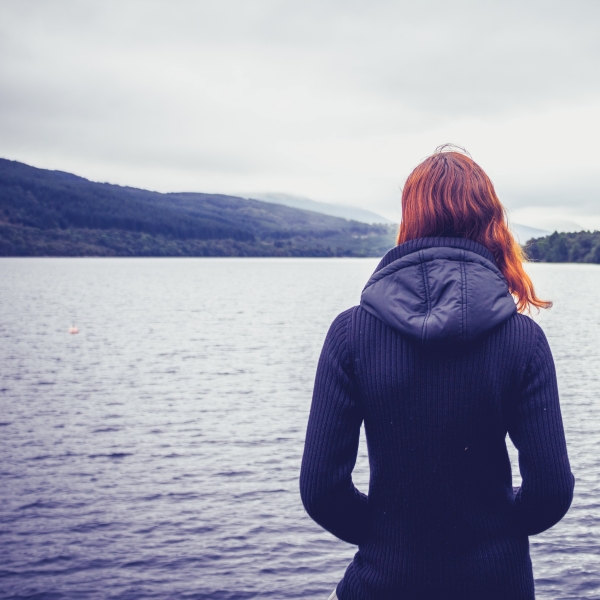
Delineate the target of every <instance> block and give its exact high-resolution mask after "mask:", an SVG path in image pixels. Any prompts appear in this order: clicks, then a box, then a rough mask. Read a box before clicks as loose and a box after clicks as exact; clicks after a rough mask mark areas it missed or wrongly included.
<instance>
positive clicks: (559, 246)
mask: <svg viewBox="0 0 600 600" xmlns="http://www.w3.org/2000/svg"><path fill="white" fill-rule="evenodd" d="M525 252H526V253H527V256H528V257H529V258H530V259H531V260H533V261H537V262H584V263H597V264H600V231H594V232H590V231H578V232H576V233H557V232H556V231H555V232H554V233H553V234H552V235H547V236H545V237H541V238H536V239H533V240H529V241H528V242H527V244H525Z"/></svg>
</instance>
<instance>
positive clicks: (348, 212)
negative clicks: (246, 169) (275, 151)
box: [244, 192, 393, 225]
mask: <svg viewBox="0 0 600 600" xmlns="http://www.w3.org/2000/svg"><path fill="white" fill-rule="evenodd" d="M244 198H249V199H252V200H262V201H263V202H270V203H272V204H283V205H284V206H291V207H292V208H300V209H302V210H311V211H313V212H318V213H321V214H324V215H330V216H332V217H340V218H342V219H348V220H350V221H359V222H361V223H369V224H370V225H374V224H378V223H385V224H388V225H391V224H393V222H392V221H390V220H389V219H386V218H385V217H382V216H381V215H378V214H377V213H374V212H372V211H370V210H365V209H364V208H357V207H355V206H346V205H343V204H329V203H327V202H317V201H316V200H311V199H310V198H304V197H302V196H293V195H292V194H281V193H275V192H269V193H261V194H244Z"/></svg>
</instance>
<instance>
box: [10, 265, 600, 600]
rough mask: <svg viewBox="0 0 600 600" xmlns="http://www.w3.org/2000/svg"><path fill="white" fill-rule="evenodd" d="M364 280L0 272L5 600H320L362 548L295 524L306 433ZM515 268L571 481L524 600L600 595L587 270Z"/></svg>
mask: <svg viewBox="0 0 600 600" xmlns="http://www.w3.org/2000/svg"><path fill="white" fill-rule="evenodd" d="M376 264H377V260H375V259H56V258H47V259H44V258H35V259H34V258H21V259H12V258H4V259H0V278H1V281H2V284H1V288H0V461H1V462H0V597H1V598H3V599H8V598H13V599H17V598H19V599H23V598H32V599H40V600H41V599H52V600H54V599H73V600H74V599H78V600H81V599H84V598H94V599H95V598H111V599H128V600H129V599H141V598H161V599H164V598H178V599H180V598H181V599H214V600H242V599H247V598H273V599H276V600H283V599H288V598H302V599H303V600H313V599H314V600H321V599H322V600H325V599H326V598H327V597H328V594H329V593H330V592H331V590H332V589H333V588H334V587H335V585H336V584H337V582H338V581H339V579H340V578H341V576H342V574H343V572H344V570H345V567H346V566H347V564H348V563H349V562H350V560H351V557H352V555H353V553H354V551H355V548H354V547H353V546H350V545H348V544H345V543H343V542H341V541H338V540H336V539H335V538H333V537H332V536H331V535H330V534H328V533H326V532H324V531H322V530H321V529H320V528H319V527H318V526H317V525H315V524H314V523H313V522H312V521H311V520H310V519H309V518H308V516H307V515H306V514H305V513H304V510H303V508H302V504H301V501H300V498H299V493H298V472H299V466H300V459H301V455H302V447H303V441H304V430H305V426H306V420H307V416H308V410H309V406H310V397H311V390H312V383H313V378H314V372H315V367H316V364H317V359H318V356H319V352H320V348H321V344H322V342H323V339H324V336H325V334H326V332H327V329H328V327H329V324H330V322H331V321H332V319H333V318H334V317H335V316H336V315H337V314H338V313H339V312H341V311H342V310H344V309H346V308H348V307H350V306H352V305H354V304H356V303H357V302H358V299H359V296H360V292H361V290H362V287H363V285H364V283H365V282H366V281H367V279H368V276H369V275H370V273H371V272H372V271H373V269H374V268H375V266H376ZM528 270H529V272H530V273H531V275H532V277H533V279H534V282H535V283H536V285H537V287H538V292H539V293H540V295H541V296H542V297H544V298H550V299H552V300H554V302H555V306H554V308H553V309H551V310H550V311H546V312H544V313H542V314H540V315H539V316H536V317H535V318H536V320H538V321H539V322H540V324H541V325H542V327H543V328H544V330H545V331H546V334H547V336H548V339H549V342H550V345H551V347H552V350H553V352H554V356H555V360H556V365H557V371H558V377H559V388H560V392H561V401H562V408H563V416H564V421H565V428H566V434H567V442H568V445H569V451H570V457H571V463H572V468H573V472H574V473H575V477H576V489H575V500H574V502H573V506H572V508H571V510H570V512H569V513H568V515H567V516H566V517H565V518H564V520H563V521H562V522H561V523H560V524H558V525H557V526H556V527H555V528H553V529H551V530H550V531H548V532H545V533H544V534H542V535H539V536H536V537H533V538H531V551H532V558H533V563H534V572H535V576H536V588H537V597H538V598H539V599H544V600H546V599H547V600H558V599H580V598H600V567H599V565H600V391H599V390H600V302H599V301H598V298H599V297H600V266H598V265H579V264H570V265H569V264H534V265H529V266H528ZM71 324H75V325H77V326H78V327H79V329H80V333H79V334H78V335H69V333H68V328H69V327H70V325H71ZM364 448H365V447H364V443H361V454H360V456H359V460H358V463H357V468H356V477H355V480H356V482H357V484H358V486H359V487H360V488H361V489H363V490H365V491H366V487H367V482H368V464H367V459H366V453H365V449H364ZM511 455H512V457H513V461H514V460H515V452H514V450H512V451H511ZM515 464H516V463H515ZM515 472H516V473H518V470H517V468H516V466H515ZM517 484H518V481H517V480H516V481H515V485H517Z"/></svg>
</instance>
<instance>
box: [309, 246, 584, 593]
mask: <svg viewBox="0 0 600 600" xmlns="http://www.w3.org/2000/svg"><path fill="white" fill-rule="evenodd" d="M363 423H364V427H365V433H366V438H367V446H368V453H369V466H370V482H369V490H368V492H369V493H368V496H367V495H365V494H363V493H361V492H360V491H359V490H357V489H356V488H355V487H354V484H353V483H352V470H353V468H354V464H355V461H356V454H357V448H358V440H359V432H360V427H361V424H363ZM507 432H508V434H509V435H510V437H511V439H512V441H513V443H514V444H515V446H516V447H517V449H518V450H519V465H520V471H521V475H522V480H523V483H522V486H521V488H520V489H518V490H513V487H512V474H511V466H510V460H509V457H508V453H507V449H506V441H505V440H506V434H507ZM573 485H574V479H573V475H572V474H571V470H570V467H569V460H568V457H567V448H566V444H565V437H564V432H563V425H562V419H561V413H560V406H559V400H558V391H557V385H556V374H555V370H554V363H553V360H552V355H551V352H550V348H549V347H548V343H547V341H546V338H545V336H544V333H543V331H542V330H541V328H540V327H539V326H538V325H537V324H536V323H535V322H534V321H533V320H532V319H531V318H529V317H527V316H524V315H521V314H518V313H517V312H516V308H515V303H514V300H513V298H512V296H511V295H510V293H509V291H508V288H507V284H506V281H505V279H504V278H503V276H502V274H501V273H500V271H499V270H498V268H497V267H496V265H495V263H494V259H493V257H492V255H491V253H490V252H489V251H488V250H487V249H485V248H484V247H483V246H481V245H479V244H477V243H475V242H472V241H469V240H464V239H458V238H422V239H418V240H413V241H411V242H407V243H405V244H402V245H400V246H398V247H396V248H394V249H392V250H391V251H390V252H388V254H387V255H386V256H385V257H384V258H383V260H382V261H381V263H380V264H379V266H378V267H377V270H376V271H375V273H374V274H373V276H372V277H371V279H370V280H369V281H368V283H367V285H366V287H365V289H364V291H363V294H362V298H361V304H360V306H356V307H354V308H352V309H350V310H347V311H345V312H343V313H342V314H341V315H339V316H338V317H337V318H336V319H335V321H334V322H333V324H332V325H331V328H330V330H329V333H328V334H327V338H326V340H325V344H324V346H323V350H322V353H321V357H320V360H319V366H318V369H317V375H316V381H315V387H314V394H313V401H312V406H311V411H310V418H309V423H308V430H307V434H306V444H305V449H304V456H303V460H302V470H301V475H300V490H301V496H302V501H303V503H304V506H305V508H306V510H307V512H308V513H309V515H310V516H311V517H312V518H313V519H314V520H315V521H316V522H317V523H319V524H320V525H321V526H322V527H324V528H325V529H327V530H328V531H330V532H331V533H333V534H334V535H335V536H337V537H338V538H340V539H342V540H345V541H347V542H349V543H351V544H356V545H358V552H357V553H356V555H355V557H354V560H353V561H352V563H351V564H350V565H349V567H348V569H347V571H346V573H345V575H344V577H343V579H342V580H341V582H340V583H339V585H338V587H337V594H338V597H339V598H340V600H359V599H360V600H388V599H389V600H400V599H402V600H429V599H431V600H434V599H435V600H453V599H455V598H456V599H459V598H460V599H461V600H483V599H485V600H495V599H498V600H499V599H503V600H504V599H511V600H531V599H532V598H534V585H533V574H532V568H531V560H530V557H529V542H528V536H530V535H535V534H537V533H540V532H541V531H544V530H545V529H548V528H549V527H552V526H553V525H554V524H555V523H557V522H558V521H559V520H560V519H561V518H562V517H563V515H564V514H565V513H566V512H567V510H568V508H569V505H570V503H571V500H572V496H573Z"/></svg>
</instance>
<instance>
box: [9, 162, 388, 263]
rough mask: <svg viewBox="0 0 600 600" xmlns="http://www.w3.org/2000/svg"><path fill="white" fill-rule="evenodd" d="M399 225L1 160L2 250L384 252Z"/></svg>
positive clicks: (282, 253)
mask: <svg viewBox="0 0 600 600" xmlns="http://www.w3.org/2000/svg"><path fill="white" fill-rule="evenodd" d="M394 234H395V227H394V226H387V225H369V224H366V223H359V222H357V221H349V220H346V219H341V218H337V217H333V216H328V215H324V214H319V213H316V212H312V211H307V210H300V209H297V208H292V207H288V206H284V205H281V204H270V203H267V202H264V201H258V200H248V199H245V198H238V197H235V196H226V195H221V194H201V193H171V194H161V193H158V192H151V191H147V190H141V189H136V188H131V187H122V186H118V185H112V184H108V183H95V182H92V181H89V180H87V179H84V178H82V177H78V176H76V175H72V174H70V173H64V172H61V171H49V170H45V169H37V168H34V167H31V166H28V165H25V164H23V163H19V162H15V161H10V160H5V159H0V256H381V255H382V254H384V253H385V252H386V250H388V249H389V248H390V247H391V246H393V244H394Z"/></svg>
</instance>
